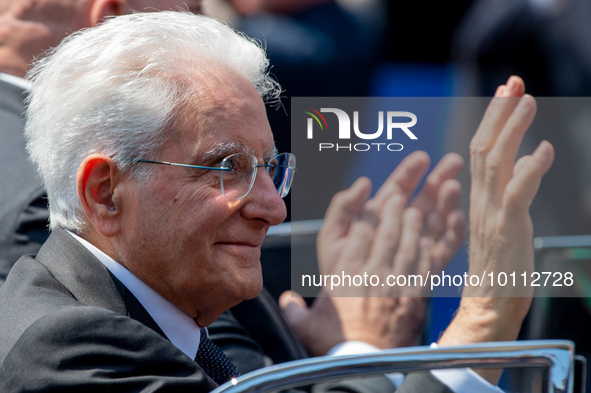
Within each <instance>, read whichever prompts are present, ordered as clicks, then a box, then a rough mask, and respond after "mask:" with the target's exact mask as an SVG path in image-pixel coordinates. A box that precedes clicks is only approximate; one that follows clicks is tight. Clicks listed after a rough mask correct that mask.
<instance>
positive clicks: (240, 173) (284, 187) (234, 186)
mask: <svg viewBox="0 0 591 393" xmlns="http://www.w3.org/2000/svg"><path fill="white" fill-rule="evenodd" d="M257 166H259V165H258V161H257V159H256V157H255V156H254V155H252V154H246V153H236V154H233V155H231V156H229V157H226V158H225V159H224V160H223V161H222V163H221V167H222V168H229V169H232V170H231V171H223V172H221V187H222V193H223V194H224V195H225V196H226V197H227V198H230V199H240V198H243V197H244V196H246V195H247V194H248V193H249V192H250V190H251V188H252V186H253V184H254V181H255V178H256V174H257ZM260 166H263V167H264V168H265V169H266V172H267V173H268V174H269V176H270V177H271V180H272V181H273V184H274V185H275V188H276V190H277V193H278V194H279V196H281V198H284V197H285V196H286V195H287V194H288V193H289V189H290V188H291V183H292V181H293V174H294V172H295V156H294V155H293V154H291V153H282V154H278V155H276V156H275V157H273V158H271V160H269V162H268V163H267V164H264V165H260Z"/></svg>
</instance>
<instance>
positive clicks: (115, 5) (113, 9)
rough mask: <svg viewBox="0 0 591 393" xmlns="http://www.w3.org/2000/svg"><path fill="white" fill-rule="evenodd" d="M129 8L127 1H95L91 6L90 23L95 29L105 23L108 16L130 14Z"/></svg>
mask: <svg viewBox="0 0 591 393" xmlns="http://www.w3.org/2000/svg"><path fill="white" fill-rule="evenodd" d="M128 13H129V8H128V7H127V6H126V4H125V0H94V1H93V2H92V4H91V6H90V13H89V15H88V16H89V22H90V26H92V27H94V26H96V25H98V24H99V23H101V22H103V21H104V20H105V18H106V17H107V16H118V15H123V14H128Z"/></svg>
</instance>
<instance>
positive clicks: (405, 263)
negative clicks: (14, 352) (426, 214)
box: [392, 207, 423, 275]
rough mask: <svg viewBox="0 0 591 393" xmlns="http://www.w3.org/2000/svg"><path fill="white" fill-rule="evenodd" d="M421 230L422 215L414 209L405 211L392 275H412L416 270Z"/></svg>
mask: <svg viewBox="0 0 591 393" xmlns="http://www.w3.org/2000/svg"><path fill="white" fill-rule="evenodd" d="M422 230H423V213H421V211H420V210H419V209H417V208H414V207H410V208H408V209H406V210H405V211H404V216H403V220H402V236H401V238H400V245H399V247H398V250H397V252H396V256H395V257H394V265H393V267H392V272H393V274H395V275H400V274H412V273H413V272H414V271H415V270H416V268H417V265H416V261H417V258H418V255H419V239H420V238H421V232H422Z"/></svg>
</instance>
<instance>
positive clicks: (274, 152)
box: [265, 146, 279, 160]
mask: <svg viewBox="0 0 591 393" xmlns="http://www.w3.org/2000/svg"><path fill="white" fill-rule="evenodd" d="M277 154H279V150H277V146H273V150H272V151H271V154H270V155H268V156H267V157H265V160H268V159H270V158H271V157H275V156H276V155H277Z"/></svg>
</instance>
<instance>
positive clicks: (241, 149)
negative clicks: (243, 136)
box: [199, 142, 251, 162]
mask: <svg viewBox="0 0 591 393" xmlns="http://www.w3.org/2000/svg"><path fill="white" fill-rule="evenodd" d="M235 153H251V149H249V148H247V147H246V146H244V145H243V144H242V143H237V142H220V143H218V144H217V145H216V146H215V147H214V148H212V149H210V150H208V151H206V152H205V153H204V154H203V155H201V157H200V158H199V159H200V161H203V162H207V161H211V160H214V159H218V158H225V157H228V156H229V155H232V154H235Z"/></svg>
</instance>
